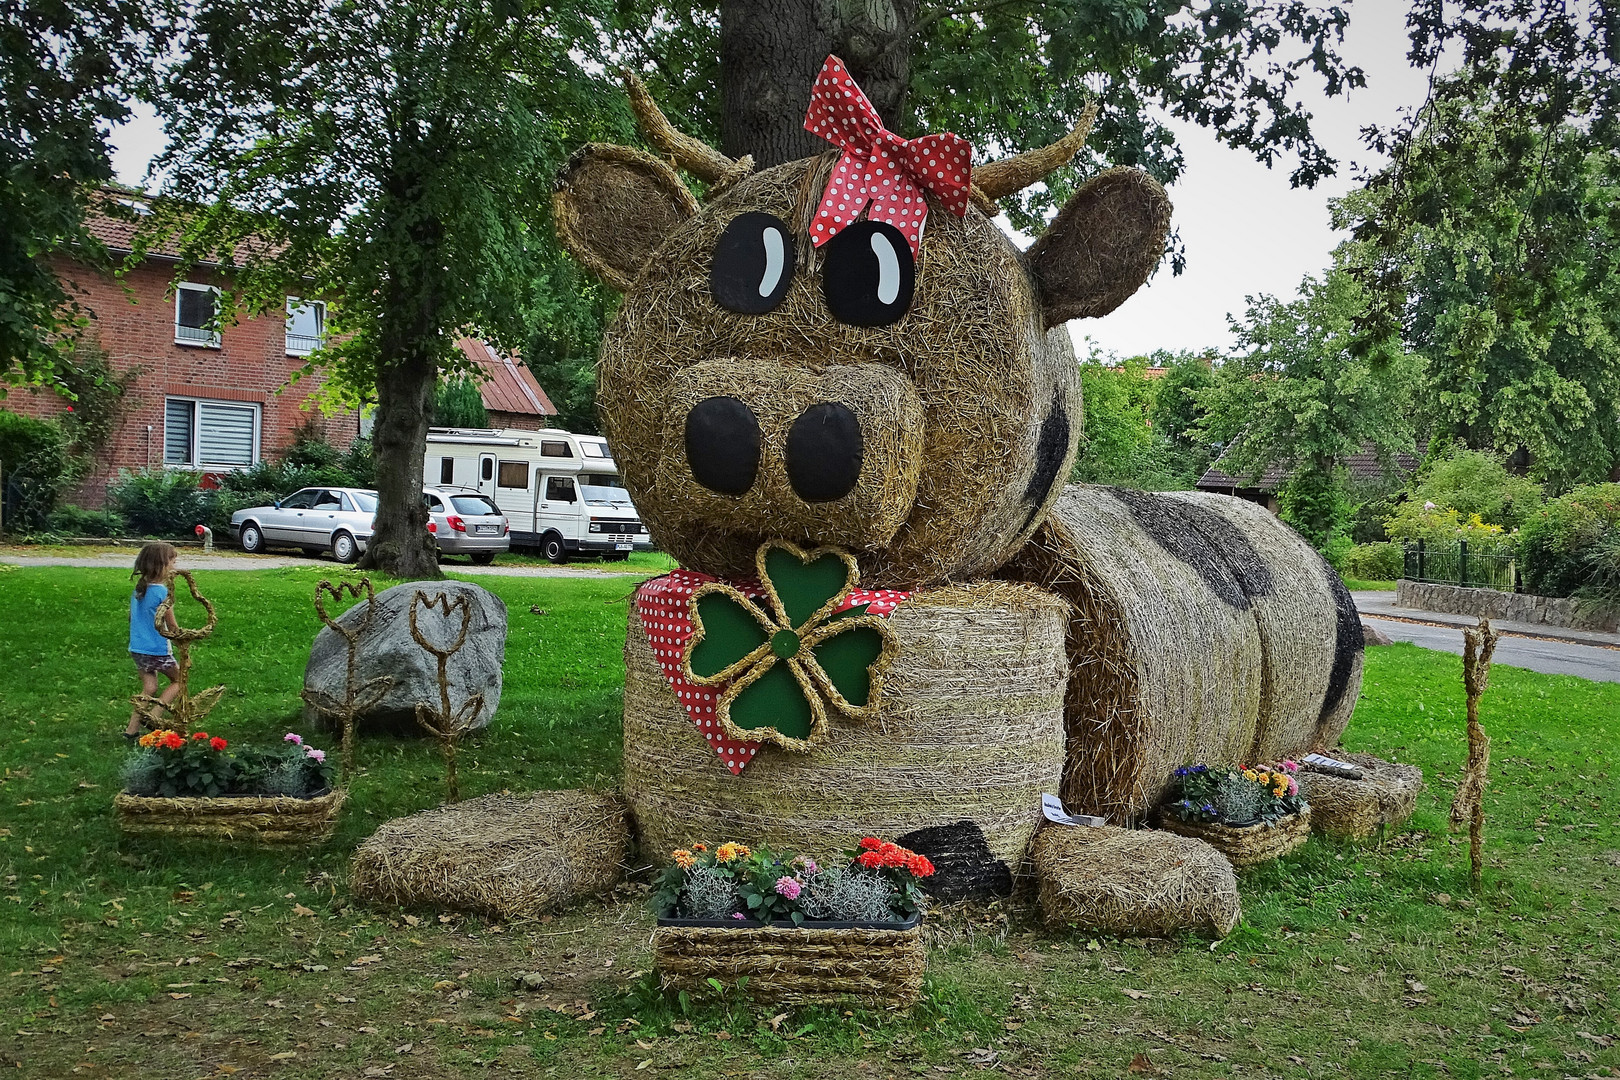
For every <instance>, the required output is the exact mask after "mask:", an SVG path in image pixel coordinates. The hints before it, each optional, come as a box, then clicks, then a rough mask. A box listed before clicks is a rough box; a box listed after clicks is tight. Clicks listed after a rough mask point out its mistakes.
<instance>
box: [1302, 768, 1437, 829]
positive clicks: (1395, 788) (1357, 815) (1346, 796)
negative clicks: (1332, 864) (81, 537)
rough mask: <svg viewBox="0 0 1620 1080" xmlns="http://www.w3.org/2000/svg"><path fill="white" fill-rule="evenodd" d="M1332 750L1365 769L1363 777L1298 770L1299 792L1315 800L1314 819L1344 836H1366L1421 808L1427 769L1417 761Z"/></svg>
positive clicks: (1313, 822) (1317, 824) (1317, 825)
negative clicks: (1410, 762) (1400, 761)
mask: <svg viewBox="0 0 1620 1080" xmlns="http://www.w3.org/2000/svg"><path fill="white" fill-rule="evenodd" d="M1332 756H1333V757H1334V758H1336V759H1338V760H1339V761H1344V762H1348V763H1349V764H1351V765H1354V766H1356V767H1357V768H1359V769H1360V770H1361V772H1362V777H1361V779H1360V780H1349V779H1346V778H1345V777H1342V776H1329V775H1327V774H1326V773H1319V772H1311V771H1310V770H1309V769H1304V770H1301V771H1300V774H1299V792H1300V794H1301V795H1303V796H1305V798H1306V800H1307V801H1308V802H1310V804H1311V825H1312V827H1313V828H1315V829H1316V831H1317V832H1320V833H1324V834H1326V835H1328V836H1334V837H1338V838H1339V839H1341V840H1365V839H1366V838H1368V837H1369V836H1372V835H1373V834H1375V833H1377V832H1378V831H1379V830H1380V829H1382V828H1385V827H1386V826H1391V825H1400V824H1401V823H1403V822H1405V821H1406V820H1407V819H1408V818H1410V817H1411V816H1412V811H1413V810H1415V809H1416V808H1417V797H1418V793H1419V792H1420V791H1422V790H1423V770H1422V769H1420V768H1418V767H1417V766H1416V765H1400V764H1396V763H1394V762H1389V761H1383V760H1381V759H1379V758H1376V757H1373V756H1372V755H1371V754H1345V753H1341V752H1339V751H1337V750H1335V751H1334V752H1333V754H1332Z"/></svg>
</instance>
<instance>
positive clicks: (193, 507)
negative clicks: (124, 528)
mask: <svg viewBox="0 0 1620 1080" xmlns="http://www.w3.org/2000/svg"><path fill="white" fill-rule="evenodd" d="M200 479H201V474H199V473H194V472H191V471H189V470H186V469H164V468H154V469H138V470H134V471H131V470H129V469H121V470H119V473H118V479H117V480H114V481H113V482H112V483H111V484H109V485H107V505H108V506H109V507H110V508H111V509H112V510H114V511H115V512H116V513H118V514H119V515H120V516H121V517H123V519H124V520H125V521H127V522H128V523H129V526H130V528H132V529H134V530H135V531H136V532H137V533H139V534H140V535H142V536H163V537H169V538H173V537H179V536H187V535H188V534H190V533H191V532H192V530H193V529H195V528H196V527H197V526H198V525H201V524H205V523H207V522H208V521H210V520H211V511H212V509H213V505H212V504H213V499H212V496H211V494H210V493H209V492H206V491H203V490H202V488H201V487H199V486H198V481H199V480H200Z"/></svg>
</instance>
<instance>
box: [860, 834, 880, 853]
mask: <svg viewBox="0 0 1620 1080" xmlns="http://www.w3.org/2000/svg"><path fill="white" fill-rule="evenodd" d="M882 846H883V841H881V840H879V839H878V838H877V837H875V836H868V837H866V838H865V839H864V840H862V841H861V847H863V848H865V849H866V850H867V851H876V850H877V849H878V848H880V847H882Z"/></svg>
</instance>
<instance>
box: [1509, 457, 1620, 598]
mask: <svg viewBox="0 0 1620 1080" xmlns="http://www.w3.org/2000/svg"><path fill="white" fill-rule="evenodd" d="M1617 530H1620V484H1592V485H1590V486H1588V487H1579V488H1576V489H1575V490H1573V491H1571V492H1570V493H1569V494H1567V495H1563V496H1560V497H1559V498H1556V499H1553V500H1551V501H1550V502H1548V503H1547V505H1545V506H1543V507H1542V508H1541V509H1540V510H1537V511H1536V512H1535V513H1534V514H1531V515H1530V518H1529V520H1527V521H1526V522H1525V523H1524V527H1523V528H1521V529H1520V530H1519V559H1520V563H1521V572H1522V573H1523V576H1524V587H1525V589H1527V590H1528V591H1529V592H1532V593H1535V594H1537V595H1539V596H1571V595H1574V594H1575V593H1576V592H1578V591H1579V590H1581V589H1583V588H1587V587H1591V586H1594V585H1596V586H1597V587H1599V588H1602V587H1603V585H1602V583H1603V581H1605V580H1606V574H1605V573H1604V572H1603V571H1602V570H1601V569H1600V566H1602V565H1604V564H1606V560H1607V556H1606V555H1605V554H1603V553H1605V552H1607V551H1609V550H1610V545H1612V544H1614V543H1615V541H1614V539H1613V534H1614V533H1615V532H1616V531H1617ZM1594 564H1598V565H1596V566H1595V565H1594ZM1595 571H1596V574H1595V573H1594V572H1595Z"/></svg>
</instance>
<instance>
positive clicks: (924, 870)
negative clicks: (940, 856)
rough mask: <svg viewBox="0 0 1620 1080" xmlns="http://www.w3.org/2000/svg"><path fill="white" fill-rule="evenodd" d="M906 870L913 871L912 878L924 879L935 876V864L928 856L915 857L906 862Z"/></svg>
mask: <svg viewBox="0 0 1620 1080" xmlns="http://www.w3.org/2000/svg"><path fill="white" fill-rule="evenodd" d="M906 869H907V870H910V871H911V876H912V877H920V878H924V877H928V876H930V875H931V874H933V872H934V864H933V863H931V862H929V861H928V857H927V856H926V855H913V856H911V858H909V859H907V860H906Z"/></svg>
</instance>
